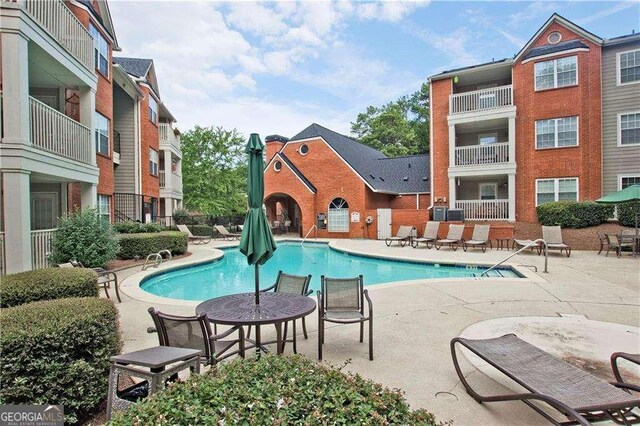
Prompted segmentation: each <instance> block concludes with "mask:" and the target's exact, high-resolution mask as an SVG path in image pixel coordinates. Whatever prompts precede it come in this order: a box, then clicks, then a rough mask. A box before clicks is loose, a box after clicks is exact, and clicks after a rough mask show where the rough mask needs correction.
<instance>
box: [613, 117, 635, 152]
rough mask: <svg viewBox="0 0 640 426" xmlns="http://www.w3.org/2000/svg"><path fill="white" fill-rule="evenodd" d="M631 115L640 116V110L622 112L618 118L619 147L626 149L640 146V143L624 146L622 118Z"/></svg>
mask: <svg viewBox="0 0 640 426" xmlns="http://www.w3.org/2000/svg"><path fill="white" fill-rule="evenodd" d="M630 114H640V110H639V111H627V112H621V113H620V114H618V117H617V119H616V120H617V123H616V124H617V127H618V129H617V133H618V136H617V137H618V141H617V142H618V146H619V147H621V148H626V147H628V146H640V143H628V144H624V145H623V144H622V116H623V115H630Z"/></svg>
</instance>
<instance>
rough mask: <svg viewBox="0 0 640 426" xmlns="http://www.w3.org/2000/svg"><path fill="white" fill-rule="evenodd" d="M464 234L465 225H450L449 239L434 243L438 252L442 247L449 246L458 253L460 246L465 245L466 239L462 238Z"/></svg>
mask: <svg viewBox="0 0 640 426" xmlns="http://www.w3.org/2000/svg"><path fill="white" fill-rule="evenodd" d="M463 232H464V225H449V232H448V233H447V238H445V239H442V240H436V242H435V243H434V245H435V247H436V250H440V248H441V247H442V246H449V247H451V248H452V249H453V250H454V251H456V250H457V249H458V245H460V244H464V238H462V233H463Z"/></svg>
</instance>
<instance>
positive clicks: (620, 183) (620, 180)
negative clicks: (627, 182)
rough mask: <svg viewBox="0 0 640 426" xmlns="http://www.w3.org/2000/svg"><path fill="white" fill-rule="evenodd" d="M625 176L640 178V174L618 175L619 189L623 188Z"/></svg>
mask: <svg viewBox="0 0 640 426" xmlns="http://www.w3.org/2000/svg"><path fill="white" fill-rule="evenodd" d="M624 178H634V179H636V178H638V179H640V174H628V175H627V174H621V175H618V191H620V190H621V189H622V179H624Z"/></svg>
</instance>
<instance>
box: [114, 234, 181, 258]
mask: <svg viewBox="0 0 640 426" xmlns="http://www.w3.org/2000/svg"><path fill="white" fill-rule="evenodd" d="M118 238H119V239H120V251H119V252H118V257H119V258H120V259H134V258H136V257H138V258H144V257H147V255H149V254H151V253H157V252H159V251H160V250H169V251H171V254H183V253H186V252H187V244H188V242H189V240H188V237H187V235H186V234H183V233H182V232H179V231H164V232H158V233H152V234H120V235H119V236H118Z"/></svg>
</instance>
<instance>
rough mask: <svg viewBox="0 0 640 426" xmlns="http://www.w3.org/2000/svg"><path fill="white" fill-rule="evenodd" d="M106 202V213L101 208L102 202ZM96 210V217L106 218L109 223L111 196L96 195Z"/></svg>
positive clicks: (103, 204)
mask: <svg viewBox="0 0 640 426" xmlns="http://www.w3.org/2000/svg"><path fill="white" fill-rule="evenodd" d="M105 199H106V200H107V202H106V207H107V209H106V211H104V209H103V207H104V206H105V203H104V200H105ZM96 201H97V205H96V207H97V210H98V215H99V216H106V217H107V220H108V221H109V222H111V195H105V194H98V198H97V200H96Z"/></svg>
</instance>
